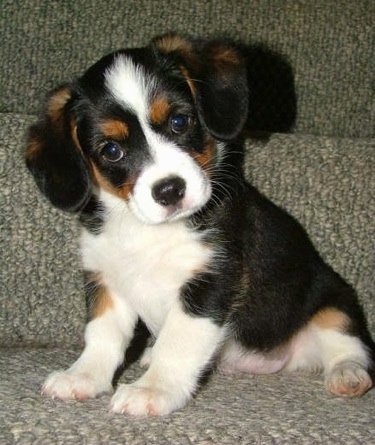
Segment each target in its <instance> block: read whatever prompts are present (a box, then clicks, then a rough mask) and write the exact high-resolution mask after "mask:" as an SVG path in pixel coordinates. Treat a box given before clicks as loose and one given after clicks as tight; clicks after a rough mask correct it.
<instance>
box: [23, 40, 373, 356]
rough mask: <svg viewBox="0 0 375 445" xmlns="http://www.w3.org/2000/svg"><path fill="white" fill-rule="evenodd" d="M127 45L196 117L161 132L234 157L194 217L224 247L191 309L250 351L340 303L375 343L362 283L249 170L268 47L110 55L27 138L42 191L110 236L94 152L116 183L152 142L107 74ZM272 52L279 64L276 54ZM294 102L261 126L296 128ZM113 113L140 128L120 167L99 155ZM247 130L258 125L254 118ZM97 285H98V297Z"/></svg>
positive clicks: (189, 298)
mask: <svg viewBox="0 0 375 445" xmlns="http://www.w3.org/2000/svg"><path fill="white" fill-rule="evenodd" d="M118 54H127V55H128V56H129V57H131V58H132V60H133V61H135V62H136V63H139V64H141V65H142V66H143V67H144V69H145V70H146V71H149V72H152V73H154V75H155V76H156V78H157V79H158V82H157V85H155V87H154V88H155V91H154V92H153V93H154V94H155V96H156V95H157V94H158V93H159V92H162V93H163V94H164V95H166V96H168V98H169V99H170V102H172V103H173V104H174V106H175V108H176V109H177V110H178V111H179V113H184V114H186V115H188V116H189V117H190V118H191V120H192V122H194V125H191V127H190V128H189V131H187V132H185V133H184V134H181V135H176V134H172V133H171V132H170V130H169V129H168V127H167V126H166V125H165V124H163V123H161V124H160V125H159V124H155V125H154V130H155V131H156V132H160V133H162V134H163V135H166V136H167V137H168V138H170V139H171V140H173V142H174V143H176V144H177V145H178V146H179V147H180V148H181V149H183V150H186V151H189V152H191V154H192V155H197V154H201V153H203V152H204V150H205V147H206V146H207V144H208V143H209V140H210V138H214V139H216V141H221V142H223V141H224V142H223V143H224V144H225V162H224V163H223V165H221V166H220V168H219V169H217V170H215V167H213V168H212V171H211V172H210V174H212V177H213V181H212V182H213V193H212V197H211V198H210V200H209V202H208V203H207V204H206V205H205V207H204V208H202V209H200V210H199V212H197V213H196V214H194V215H193V216H192V217H190V218H189V220H187V221H186V224H188V225H189V226H190V227H192V228H193V229H194V230H197V231H203V230H204V229H207V228H212V227H214V228H215V231H213V232H205V233H206V235H205V239H204V242H205V243H207V244H208V245H210V246H212V247H213V249H214V250H215V251H217V252H220V254H219V255H218V260H217V264H215V267H214V270H212V271H211V270H204V271H199V272H198V273H197V274H196V276H195V277H194V278H193V279H192V280H190V281H189V282H188V283H186V284H185V285H184V286H183V287H182V289H181V299H182V301H183V304H184V307H185V310H186V311H187V312H188V313H190V314H191V315H192V316H204V317H210V318H211V319H213V320H214V321H215V323H217V324H219V325H223V324H227V325H228V326H229V327H230V329H231V332H233V334H234V337H235V338H236V339H237V340H238V341H239V342H240V343H242V344H243V345H244V346H246V347H247V348H250V349H251V350H258V351H259V350H260V351H268V350H271V349H273V348H275V347H276V346H278V345H281V344H283V343H284V342H286V341H287V340H289V339H291V338H292V336H293V335H294V334H296V333H297V332H298V331H299V330H301V328H303V327H304V326H305V325H306V324H307V323H308V321H309V320H310V319H311V318H312V317H313V316H314V314H316V313H318V312H319V311H320V310H322V309H323V308H337V309H338V310H339V311H341V312H342V313H344V314H346V315H347V317H348V319H349V320H350V326H348V327H347V330H348V333H350V334H351V335H356V336H358V337H360V338H361V339H362V341H363V342H364V343H365V344H366V345H367V346H368V347H369V348H372V349H373V348H374V345H373V342H372V339H371V336H370V334H369V332H368V329H367V326H366V321H365V317H364V315H363V312H362V309H361V307H360V305H359V302H358V299H357V296H356V294H355V292H354V291H353V289H352V288H351V287H350V286H349V285H348V284H347V283H345V281H344V280H343V279H342V278H341V277H339V276H338V275H337V274H336V273H335V272H334V271H333V270H332V269H331V268H330V267H329V266H328V265H326V264H325V263H324V262H323V260H322V259H321V257H320V256H319V254H318V252H317V251H316V250H315V248H314V247H313V245H312V244H311V242H310V240H309V238H308V236H307V235H306V232H305V231H304V229H303V228H302V227H301V226H300V224H299V223H298V222H296V221H295V220H294V219H293V218H292V217H291V216H290V215H288V214H287V213H286V212H285V211H283V210H282V209H280V208H278V207H277V206H275V205H274V204H273V203H271V202H270V201H269V200H268V199H267V198H265V197H264V196H263V195H261V194H260V193H259V192H258V191H257V190H256V189H255V188H254V187H252V186H251V185H250V184H248V183H247V182H246V181H245V179H244V177H243V172H242V163H243V157H244V152H243V130H244V125H245V122H246V121H247V120H250V121H251V116H252V115H254V116H255V114H256V111H255V110H254V109H253V108H252V106H253V105H251V103H250V111H249V97H250V99H251V97H253V98H254V97H255V98H257V102H260V101H261V100H260V99H259V94H260V92H259V91H257V90H256V87H255V86H254V82H255V81H254V79H255V77H256V76H255V74H254V73H255V72H256V70H254V69H253V71H252V70H251V68H250V65H251V57H253V58H254V57H255V58H256V57H258V56H259V55H264V54H266V50H265V49H264V48H263V47H261V48H258V49H257V50H254V49H253V51H252V52H251V51H250V52H248V51H245V49H244V47H243V46H240V45H236V44H235V43H233V42H231V41H228V40H222V41H221V40H214V41H201V40H188V41H187V43H186V45H176V47H175V48H169V47H166V46H164V47H163V45H162V44H161V43H160V40H155V41H154V42H153V43H151V45H150V46H148V47H145V48H139V49H133V50H124V51H120V52H117V53H114V54H112V55H108V56H105V57H104V58H103V59H101V60H100V61H99V62H98V63H96V64H95V65H94V66H93V67H91V68H90V69H89V70H88V71H87V72H86V73H85V74H84V76H83V77H81V78H80V79H78V80H77V81H76V82H74V83H72V84H71V85H69V89H70V90H71V98H70V100H68V101H67V102H66V103H65V104H64V105H63V106H62V108H61V110H60V112H59V113H55V114H54V116H51V115H48V113H47V116H46V117H44V118H43V119H42V120H41V121H40V122H39V123H38V124H37V125H35V126H33V127H32V128H31V130H30V133H29V144H34V145H35V144H38V143H39V145H40V147H39V148H40V149H39V150H36V151H34V152H33V153H32V154H30V155H29V156H28V166H29V168H30V170H31V171H32V173H33V174H34V176H35V178H36V181H37V184H38V185H39V187H40V189H41V190H42V192H43V193H44V194H46V195H47V197H48V198H49V199H50V200H51V202H52V203H53V204H54V205H55V206H56V207H59V208H61V209H64V210H69V211H72V212H80V214H81V216H80V219H81V222H82V223H83V225H84V226H85V227H86V228H88V229H89V230H90V231H91V232H94V233H100V230H101V227H102V225H103V223H104V219H103V218H104V217H103V213H102V208H101V204H100V202H99V201H98V200H97V199H96V198H95V199H94V198H93V197H92V193H93V185H92V183H91V180H90V175H91V174H92V172H91V167H90V165H89V164H88V162H87V161H86V158H87V159H90V160H91V161H92V162H93V165H95V168H96V169H97V170H98V171H99V172H100V174H101V175H102V176H103V178H105V180H106V181H108V183H109V184H110V186H111V187H113V188H114V189H117V188H118V187H119V186H121V185H123V184H125V183H127V182H128V181H131V180H133V179H132V178H133V176H134V175H135V174H136V172H137V171H139V170H141V169H142V166H144V165H145V163H147V162H148V160H149V153H148V149H147V143H146V140H145V136H144V134H143V132H142V129H141V126H140V124H139V122H138V121H137V118H136V117H135V116H134V115H132V113H130V112H129V111H124V110H123V109H121V107H120V106H119V104H117V103H116V102H115V100H114V98H113V97H110V96H109V94H108V91H106V89H105V85H104V74H103V73H104V72H105V69H106V67H108V66H109V65H110V64H111V63H112V62H113V60H114V57H115V56H116V55H118ZM270 54H271V56H270V60H271V61H273V62H274V61H275V60H277V58H275V56H274V53H270ZM276 65H277V64H276ZM181 66H183V67H184V70H186V72H187V73H188V77H187V75H186V72H185V71H184V70H182V69H181ZM281 72H282V73H286V78H287V82H286V83H287V84H288V86H289V88H291V85H292V81H291V79H290V76H291V72H290V70H288V69H287V65H283V70H281ZM275 76H276V75H275ZM276 77H277V76H276ZM189 81H190V83H191V84H192V85H193V91H192V89H191V85H190V84H189ZM290 103H291V104H292V105H291V107H290V108H289V112H288V114H287V117H286V120H284V121H280V120H278V119H275V120H273V119H272V118H271V117H270V118H269V121H268V124H265V125H264V127H261V125H259V128H258V129H259V130H263V131H264V130H266V131H269V130H270V129H271V130H272V129H274V128H276V129H277V127H278V126H279V129H281V130H285V129H287V127H290V125H291V124H292V122H293V121H294V118H295V95H292V97H291V99H290ZM50 113H51V112H50ZM53 118H54V119H55V120H56V119H57V118H58V119H59V122H58V126H57V128H58V129H57V130H55V131H52V132H51V131H50V128H51V126H52V124H51V122H52V119H53ZM106 118H112V119H113V118H116V119H119V120H124V121H126V122H127V123H128V124H129V125H130V126H131V128H132V131H131V137H130V139H129V140H126V141H118V140H115V141H113V142H114V143H116V144H118V146H119V148H120V149H121V150H122V151H123V153H124V158H123V160H121V161H120V162H119V163H116V164H111V163H109V162H108V161H106V160H105V159H103V157H102V155H101V150H102V148H103V143H105V140H104V138H103V135H102V134H101V132H100V130H99V126H98V122H100V121H101V120H103V119H106ZM259 122H261V119H259ZM74 126H76V137H77V141H78V144H79V147H77V141H74V132H73V135H72V128H73V129H74V128H75V127H74ZM248 127H249V128H250V129H251V130H254V127H253V126H252V124H251V122H250V124H249V125H248ZM47 146H48V150H47V149H46V147H47ZM134 147H135V148H136V149H135V148H134ZM94 290H95V289H93V287H92V284H90V282H89V284H88V286H87V294H88V297H89V298H88V299H89V305H90V304H91V303H90V302H91V301H92V298H93V297H92V295H93V293H94Z"/></svg>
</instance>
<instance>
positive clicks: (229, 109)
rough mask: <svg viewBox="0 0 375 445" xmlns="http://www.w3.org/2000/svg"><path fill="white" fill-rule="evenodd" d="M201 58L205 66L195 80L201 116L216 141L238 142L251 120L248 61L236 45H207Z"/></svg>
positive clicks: (195, 74)
mask: <svg viewBox="0 0 375 445" xmlns="http://www.w3.org/2000/svg"><path fill="white" fill-rule="evenodd" d="M200 57H201V58H202V63H201V64H200V67H199V71H198V72H197V73H194V78H193V79H194V80H193V82H194V85H195V89H196V92H195V98H196V105H197V108H198V112H199V114H200V117H201V119H202V120H203V122H204V123H205V125H206V127H207V129H208V130H209V132H210V133H211V134H212V135H213V136H214V137H215V138H217V139H222V140H231V139H234V138H236V137H237V136H238V135H239V133H240V132H241V131H242V129H243V127H244V125H245V123H246V121H247V113H248V100H249V97H248V96H249V94H248V86H247V71H246V63H245V60H244V58H243V56H242V54H241V52H240V50H239V48H237V47H236V46H235V45H233V44H232V43H227V42H215V41H214V42H209V43H208V44H207V45H205V47H204V48H203V51H202V54H201V55H200Z"/></svg>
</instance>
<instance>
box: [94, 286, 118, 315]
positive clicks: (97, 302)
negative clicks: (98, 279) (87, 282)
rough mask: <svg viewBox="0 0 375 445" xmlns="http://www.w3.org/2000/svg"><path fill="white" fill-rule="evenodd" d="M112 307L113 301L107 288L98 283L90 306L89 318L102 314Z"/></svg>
mask: <svg viewBox="0 0 375 445" xmlns="http://www.w3.org/2000/svg"><path fill="white" fill-rule="evenodd" d="M112 308H113V301H112V298H111V296H110V295H109V293H108V291H107V289H106V288H105V287H104V286H102V285H100V284H98V288H97V289H96V291H95V297H94V300H93V303H92V306H91V308H90V319H91V320H92V319H94V318H98V317H101V316H102V315H104V313H105V312H106V311H107V310H109V309H112Z"/></svg>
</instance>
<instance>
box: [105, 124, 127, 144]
mask: <svg viewBox="0 0 375 445" xmlns="http://www.w3.org/2000/svg"><path fill="white" fill-rule="evenodd" d="M99 127H100V130H101V131H102V132H103V134H104V136H106V137H107V138H109V139H116V140H118V141H122V140H124V139H126V138H127V137H128V136H129V128H128V126H127V125H126V124H125V122H122V121H119V120H116V119H111V120H107V121H103V122H101V123H100V125H99Z"/></svg>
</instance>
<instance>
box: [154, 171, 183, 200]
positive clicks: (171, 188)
mask: <svg viewBox="0 0 375 445" xmlns="http://www.w3.org/2000/svg"><path fill="white" fill-rule="evenodd" d="M185 191H186V182H185V180H184V179H182V178H180V177H179V176H170V177H168V178H163V179H161V180H160V181H157V182H156V183H155V184H154V186H153V187H152V191H151V193H152V197H153V198H154V200H155V202H157V203H158V204H160V205H161V206H163V207H169V206H177V205H178V204H179V203H181V201H182V200H183V198H184V196H185Z"/></svg>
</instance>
